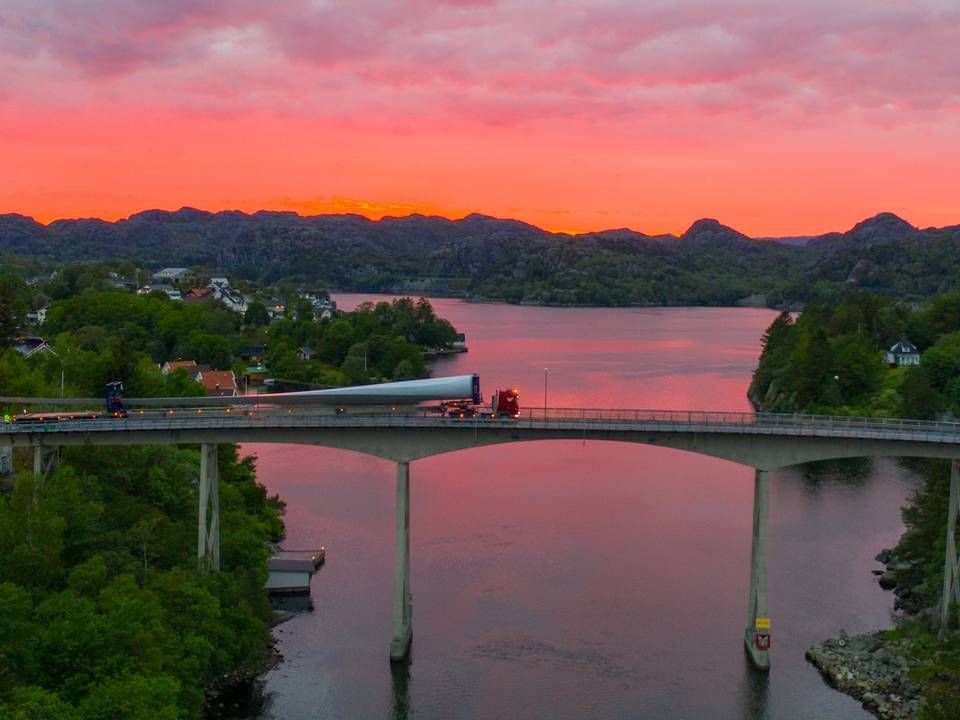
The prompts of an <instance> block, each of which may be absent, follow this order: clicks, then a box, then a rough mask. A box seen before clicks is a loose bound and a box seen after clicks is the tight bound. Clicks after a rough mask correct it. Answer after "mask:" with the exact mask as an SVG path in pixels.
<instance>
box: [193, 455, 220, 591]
mask: <svg viewBox="0 0 960 720" xmlns="http://www.w3.org/2000/svg"><path fill="white" fill-rule="evenodd" d="M197 494H198V496H199V501H200V505H199V509H198V512H197V569H198V570H199V571H200V572H204V573H205V572H209V571H211V570H213V571H217V570H219V569H220V480H219V474H218V472H217V445H216V443H204V444H203V445H201V446H200V485H199V487H198V493H197Z"/></svg>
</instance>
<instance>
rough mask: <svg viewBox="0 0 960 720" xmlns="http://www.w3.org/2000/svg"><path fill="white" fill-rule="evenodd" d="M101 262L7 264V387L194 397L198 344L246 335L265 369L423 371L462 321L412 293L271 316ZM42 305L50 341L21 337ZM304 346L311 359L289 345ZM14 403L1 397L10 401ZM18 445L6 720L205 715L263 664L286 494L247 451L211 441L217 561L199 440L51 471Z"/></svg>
mask: <svg viewBox="0 0 960 720" xmlns="http://www.w3.org/2000/svg"><path fill="white" fill-rule="evenodd" d="M103 277H104V268H99V267H94V266H83V267H72V268H68V269H67V270H65V271H64V272H63V273H61V274H60V275H59V276H58V279H57V281H56V282H55V283H52V284H50V285H48V286H45V287H44V288H42V289H38V288H31V287H28V286H27V285H26V284H25V283H24V282H23V281H22V280H21V279H19V278H16V277H11V276H6V277H0V389H2V392H0V394H3V395H26V396H51V397H53V396H57V395H58V394H59V393H60V390H61V386H60V384H61V382H62V383H63V384H64V394H65V395H66V396H68V397H71V396H80V397H94V396H98V395H101V393H102V389H103V384H104V382H106V381H110V380H114V379H122V380H123V381H124V382H125V384H126V386H127V392H128V394H130V395H139V396H154V395H162V396H168V395H178V396H190V395H199V394H202V393H203V392H204V390H203V387H202V386H201V385H200V384H198V383H196V382H194V381H192V380H191V379H189V378H188V377H187V375H186V374H185V373H184V372H183V371H182V370H179V371H176V372H173V373H170V374H169V375H163V374H162V373H161V371H160V368H159V365H158V364H159V363H161V362H163V361H165V360H169V359H174V358H178V357H190V358H193V359H196V360H198V361H200V362H204V363H209V364H212V365H213V366H214V367H225V368H229V367H231V366H232V365H235V364H236V363H237V362H238V353H239V352H240V350H241V349H242V348H243V347H244V346H246V345H249V344H251V343H260V344H262V345H265V346H266V358H265V362H266V363H267V364H268V365H269V366H270V368H271V370H276V371H278V372H282V373H285V374H288V375H289V376H291V377H296V378H301V379H303V380H305V381H309V382H325V383H331V384H339V383H341V382H346V383H349V382H364V381H371V380H377V379H384V378H399V377H418V376H422V375H424V374H425V373H426V370H425V368H424V364H423V350H424V348H426V347H442V346H444V345H445V344H446V343H448V342H450V341H451V340H452V339H453V338H454V337H455V335H456V333H455V331H454V329H453V327H452V326H451V325H450V324H449V323H448V322H447V321H445V320H442V319H440V318H437V317H436V316H435V314H434V312H433V309H432V307H431V306H430V304H429V303H428V302H427V301H425V300H420V301H418V302H415V301H413V300H411V299H409V298H404V299H400V300H397V301H395V302H393V303H380V304H377V305H367V306H363V307H361V308H360V309H359V310H357V311H356V312H353V313H339V314H337V316H336V317H333V318H329V319H324V320H317V319H315V318H313V317H312V313H311V312H310V309H309V307H307V306H300V307H297V306H296V304H295V303H294V304H293V306H292V307H293V309H292V310H291V312H290V315H291V317H289V318H288V319H280V320H275V321H274V322H270V321H269V318H268V317H266V315H265V313H263V312H261V308H262V305H261V306H260V308H258V307H257V303H254V304H252V305H251V308H250V309H249V310H248V312H247V313H246V315H240V314H237V313H234V312H231V311H229V310H227V309H226V308H225V307H223V306H222V305H220V303H218V302H207V303H199V304H194V305H188V304H184V303H178V302H173V301H171V300H169V299H168V298H167V297H166V295H163V294H160V293H151V294H149V295H146V296H138V295H135V294H132V293H129V292H123V291H119V290H115V289H107V286H106V285H105V284H104V283H103ZM47 303H50V304H49V309H48V314H47V318H46V322H45V323H44V324H43V326H42V327H41V328H38V329H36V330H34V331H37V330H39V331H41V332H42V333H43V334H44V335H45V336H46V337H47V338H48V339H49V341H50V343H51V345H52V347H53V349H54V351H55V353H56V354H53V353H37V354H36V355H33V356H31V357H23V356H22V355H21V354H19V353H18V352H17V351H16V350H15V349H14V348H13V345H14V343H15V341H16V337H17V336H18V334H19V333H21V332H22V331H23V330H24V329H25V328H24V326H23V319H24V316H25V314H26V312H27V310H29V309H31V308H33V307H37V306H40V305H46V304H47ZM306 343H310V344H312V345H313V347H315V348H316V349H317V352H318V358H317V359H316V360H310V361H307V360H303V359H301V358H300V357H299V356H297V348H298V347H300V346H301V345H303V344H306ZM18 410H19V408H9V407H7V408H0V414H2V413H3V412H17V411H18ZM29 463H30V458H28V457H27V456H26V455H22V456H21V455H20V454H19V451H17V455H16V456H15V467H16V469H17V470H18V472H17V473H16V476H15V482H12V483H11V487H8V488H7V491H6V492H3V493H0V608H2V611H0V638H2V644H0V720H7V719H9V720H108V719H109V720H113V719H115V718H124V719H125V720H154V719H160V720H184V719H186V718H200V717H202V716H203V712H204V697H205V694H204V691H205V688H206V687H207V686H208V685H209V684H210V683H213V682H216V681H217V680H219V679H221V678H222V677H223V676H224V675H226V674H228V673H237V672H238V671H239V672H251V673H252V672H256V671H257V670H258V669H259V668H260V667H261V666H262V664H263V662H264V658H265V655H266V652H267V650H268V648H269V643H270V636H269V622H270V619H271V615H270V608H269V606H268V604H267V599H266V595H265V593H264V591H263V584H264V582H265V580H266V560H267V558H268V556H269V555H270V549H269V546H268V543H269V542H271V541H277V540H279V539H280V537H281V535H282V533H283V524H282V522H281V519H280V512H281V510H282V503H281V501H280V500H279V499H277V498H268V497H267V493H266V491H265V489H264V487H263V486H262V485H260V484H258V483H257V481H256V476H255V467H254V464H253V461H252V459H251V458H240V457H238V455H237V451H236V448H235V447H234V446H230V445H221V446H220V447H219V472H220V512H221V547H222V562H223V571H222V572H220V573H216V574H209V575H207V574H202V573H200V572H198V570H197V563H196V547H195V543H196V528H197V504H198V503H197V498H196V494H197V479H198V476H199V464H200V461H199V451H198V450H197V449H196V448H195V447H191V446H186V447H170V446H158V447H153V446H146V447H136V446H131V447H110V448H81V447H77V448H64V449H63V452H62V455H61V458H60V462H59V463H58V465H57V467H56V469H55V470H54V471H53V472H52V473H51V474H50V475H49V476H47V477H45V478H40V477H36V476H34V475H33V474H32V473H31V472H30V471H29Z"/></svg>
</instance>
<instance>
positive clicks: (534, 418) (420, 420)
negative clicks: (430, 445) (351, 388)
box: [0, 399, 960, 437]
mask: <svg viewBox="0 0 960 720" xmlns="http://www.w3.org/2000/svg"><path fill="white" fill-rule="evenodd" d="M480 423H488V424H489V423H495V424H496V425H497V426H498V427H510V426H520V427H529V428H563V427H571V426H577V427H579V426H582V425H584V424H587V425H589V426H596V427H600V426H605V427H607V428H613V429H624V430H629V429H631V428H633V429H647V428H651V429H654V428H653V426H655V429H661V430H663V429H670V428H677V429H678V430H684V431H694V432H695V431H697V430H698V429H699V428H703V429H704V431H707V430H710V429H713V430H715V431H716V430H721V431H722V429H723V428H726V429H727V431H731V432H736V431H737V429H738V428H739V429H741V430H742V431H744V432H751V431H767V432H771V431H773V432H775V431H777V430H778V429H782V430H783V431H784V432H785V433H788V434H803V433H806V432H810V433H821V432H827V433H829V432H831V431H833V432H838V433H843V432H851V431H852V432H856V431H870V432H887V433H909V434H911V435H913V436H916V435H917V434H931V435H936V436H938V437H943V436H945V435H960V422H952V421H929V420H905V419H900V418H876V417H873V418H871V417H851V416H837V415H802V414H792V413H751V412H722V411H702V410H639V409H638V410H631V409H616V408H613V409H611V408H546V409H544V408H542V407H537V408H524V409H523V410H522V411H521V413H520V415H519V416H518V417H516V418H514V417H509V416H505V415H499V416H497V417H489V416H486V415H483V416H481V415H473V416H471V415H469V414H465V416H464V417H462V418H461V417H452V416H449V415H444V414H442V413H440V412H439V411H438V409H437V408H436V407H416V408H409V407H407V408H402V407H395V408H390V407H389V406H388V407H380V408H363V407H356V406H355V407H348V408H346V409H345V410H344V411H343V412H342V414H341V413H338V412H337V411H336V410H335V409H334V408H331V407H329V406H328V407H308V406H304V407H296V408H288V407H277V406H270V405H266V404H263V405H244V404H243V400H242V399H239V400H238V404H237V405H236V406H235V407H233V408H210V407H204V408H201V407H197V408H185V407H178V408H169V409H151V410H137V411H136V412H131V414H130V416H129V417H128V418H101V419H95V420H92V419H89V418H86V419H76V420H70V419H69V416H64V418H63V419H62V420H61V421H59V422H50V421H47V422H44V423H30V422H15V423H10V424H0V433H3V432H16V433H20V432H56V431H87V430H88V431H91V432H93V431H103V430H138V429H139V430H148V429H149V430H171V429H190V428H196V429H200V428H224V429H227V428H238V427H267V426H269V427H297V426H305V427H333V426H364V427H385V426H388V427H403V426H407V427H412V426H416V427H424V426H444V427H450V426H460V425H464V424H470V425H471V426H475V425H478V424H480Z"/></svg>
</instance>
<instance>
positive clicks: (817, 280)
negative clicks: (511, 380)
mask: <svg viewBox="0 0 960 720" xmlns="http://www.w3.org/2000/svg"><path fill="white" fill-rule="evenodd" d="M0 255H5V256H6V257H7V258H9V259H13V258H17V259H19V260H20V261H22V260H24V259H34V260H39V261H43V262H46V263H47V264H49V265H52V264H56V263H61V262H89V261H95V260H104V259H131V260H135V261H137V262H139V263H141V264H144V265H146V266H148V267H159V266H162V265H177V266H191V267H197V268H200V269H205V270H207V271H209V272H212V273H219V272H225V273H230V274H232V275H239V276H241V277H246V278H249V279H255V280H259V281H263V282H268V283H272V282H276V281H278V280H281V279H291V280H294V281H302V282H308V283H310V284H319V285H326V286H328V287H336V288H340V289H344V290H361V291H388V292H411V291H414V292H420V293H425V294H431V293H433V294H452V295H465V296H475V297H482V298H492V299H503V300H509V301H512V302H528V303H556V304H581V305H629V304H643V305H684V304H688V305H690V304H692V305H729V304H734V303H737V302H738V301H744V300H745V299H747V298H749V302H751V303H763V302H765V303H766V304H768V305H774V306H779V305H791V304H797V303H805V302H810V301H816V300H830V301H833V300H836V299H837V298H839V297H842V296H844V295H845V294H846V293H847V292H848V291H849V290H851V289H857V288H860V289H869V290H871V291H873V292H876V293H880V294H886V295H895V296H897V297H900V298H903V299H908V300H915V299H919V298H922V297H925V296H928V295H931V294H934V293H937V292H943V291H946V290H953V289H957V288H960V226H952V227H946V228H940V229H937V228H930V229H926V230H919V229H917V228H914V227H913V226H911V225H910V224H909V223H907V222H905V221H904V220H902V219H900V218H898V217H896V216H895V215H892V214H890V213H883V214H880V215H877V216H876V217H873V218H870V219H868V220H865V221H863V222H861V223H859V224H857V225H856V226H855V227H853V228H852V229H850V230H849V231H847V232H843V233H840V232H833V233H828V234H825V235H821V236H817V237H813V238H802V239H796V238H793V239H791V238H787V239H785V242H777V241H776V239H763V240H758V239H751V238H749V237H747V236H745V235H743V234H742V233H739V232H737V231H736V230H734V229H732V228H729V227H726V226H724V225H722V224H720V223H719V222H717V221H716V220H698V221H697V222H695V223H694V224H693V225H692V226H691V227H690V228H689V229H688V230H687V231H686V232H685V233H683V234H682V235H681V236H680V237H676V236H673V235H660V236H649V235H644V234H643V233H638V232H634V231H632V230H627V229H619V230H607V231H603V232H596V233H587V234H583V235H576V236H572V235H568V234H564V233H550V232H547V231H544V230H541V229H539V228H536V227H534V226H532V225H528V224H526V223H522V222H518V221H516V220H501V219H497V218H491V217H486V216H483V215H476V214H474V215H468V216H467V217H464V218H462V219H460V220H447V219H444V218H439V217H425V216H423V215H411V216H408V217H400V218H389V217H388V218H384V219H382V220H379V221H372V220H368V219H366V218H363V217H360V216H358V215H319V216H310V217H303V216H300V215H298V214H296V213H289V212H265V211H261V212H257V213H254V214H252V215H247V214H245V213H241V212H236V211H231V212H219V213H208V212H204V211H201V210H195V209H192V208H183V209H181V210H178V211H176V212H166V211H161V210H150V211H147V212H142V213H138V214H136V215H132V216H131V217H129V218H127V219H125V220H120V221H118V222H115V223H109V222H104V221H101V220H96V219H81V220H58V221H55V222H53V223H51V224H49V225H41V224H39V223H36V222H34V221H33V220H31V219H30V218H25V217H23V216H20V215H0Z"/></svg>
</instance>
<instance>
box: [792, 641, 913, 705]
mask: <svg viewBox="0 0 960 720" xmlns="http://www.w3.org/2000/svg"><path fill="white" fill-rule="evenodd" d="M902 642H905V641H900V642H886V641H884V639H883V637H882V633H874V634H869V635H856V636H847V635H846V634H845V633H843V632H841V634H840V637H838V638H835V639H832V640H827V641H825V642H822V643H819V644H817V645H814V646H813V647H812V648H810V649H809V650H807V660H809V661H810V662H811V663H813V665H814V666H815V667H816V668H817V669H818V670H820V672H821V673H822V674H823V676H824V678H825V679H826V680H827V682H828V683H830V685H832V686H833V687H835V688H836V689H837V690H840V691H842V692H845V693H847V694H848V695H851V696H853V697H854V698H856V699H857V700H859V701H860V702H861V703H862V704H863V707H864V708H866V709H867V710H869V711H870V712H872V713H873V714H874V715H876V716H877V717H878V718H882V719H883V720H907V719H909V718H915V717H917V713H918V712H919V709H920V705H921V702H922V699H921V688H920V686H919V685H917V684H916V683H914V682H912V681H911V680H910V678H909V677H908V673H909V672H910V669H911V668H912V667H913V665H914V663H913V662H912V661H911V660H909V659H908V658H906V657H904V656H903V655H902V654H900V653H899V652H898V650H900V649H903V648H904V645H902V644H901V643H902Z"/></svg>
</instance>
